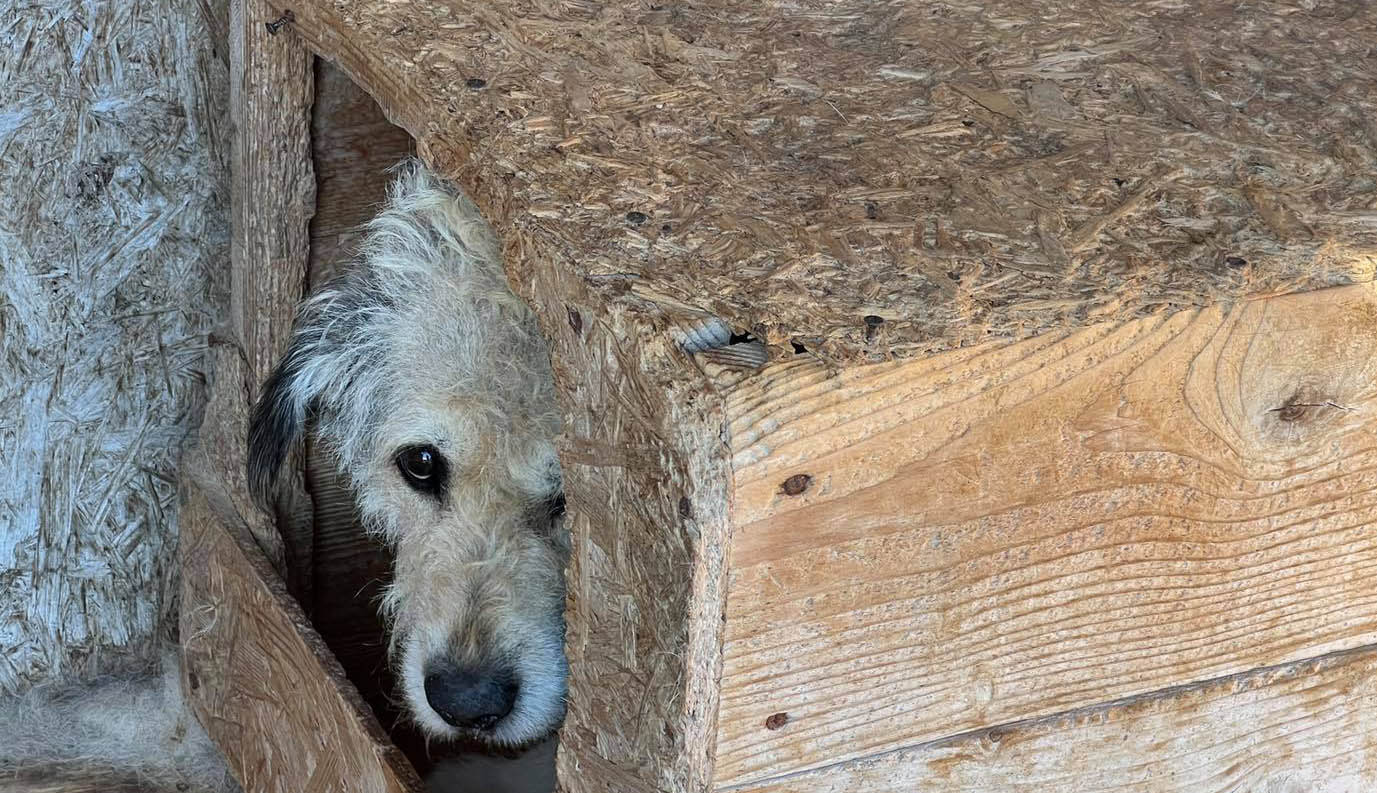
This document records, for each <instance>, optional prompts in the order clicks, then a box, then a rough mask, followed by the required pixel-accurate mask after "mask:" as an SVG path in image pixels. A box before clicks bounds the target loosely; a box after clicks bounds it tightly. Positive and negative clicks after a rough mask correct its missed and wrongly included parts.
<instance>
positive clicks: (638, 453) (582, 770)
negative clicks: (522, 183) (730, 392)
mask: <svg viewBox="0 0 1377 793" xmlns="http://www.w3.org/2000/svg"><path fill="white" fill-rule="evenodd" d="M507 256H508V257H509V258H508V262H509V265H510V266H511V268H512V269H513V270H514V271H515V280H516V281H517V282H518V283H519V284H522V285H524V287H525V289H524V290H523V291H524V293H525V296H526V297H527V299H529V300H530V301H531V303H532V305H533V306H535V307H536V309H537V310H538V312H539V313H540V315H541V316H542V319H543V321H544V323H545V328H544V330H545V333H546V335H547V337H548V338H550V340H551V347H552V349H551V357H552V360H553V363H554V366H555V379H556V381H557V383H558V385H559V390H560V399H561V402H562V407H563V410H564V419H565V425H564V432H563V437H562V440H561V444H562V445H561V448H560V461H561V464H562V465H563V467H564V486H565V492H566V494H567V496H568V498H569V518H570V523H571V527H570V530H571V532H572V533H573V547H574V554H573V558H572V560H571V562H570V564H569V567H568V581H569V600H568V605H567V608H566V618H567V621H568V636H567V637H566V648H567V651H568V654H569V669H570V679H569V699H568V702H569V712H568V716H567V718H566V719H565V723H564V727H563V729H562V730H561V732H560V737H559V741H560V745H559V781H560V784H561V788H562V790H564V791H568V793H606V792H607V791H628V792H632V791H649V790H654V791H666V793H673V792H677V791H695V792H696V791H704V790H707V789H708V787H709V784H710V782H711V774H712V752H713V735H714V734H715V732H716V723H717V722H716V719H717V677H718V669H719V665H720V660H721V629H722V598H723V594H724V591H725V590H724V584H725V577H724V576H725V559H724V554H725V550H726V547H727V536H726V533H727V526H728V515H727V504H728V495H727V488H728V485H729V483H730V480H731V475H730V471H729V470H728V469H727V464H726V459H725V456H724V455H723V454H722V453H721V451H722V437H723V433H724V432H725V427H724V426H723V425H722V423H721V416H722V415H723V413H722V410H723V406H722V404H721V401H720V400H719V399H718V398H717V397H716V396H715V395H714V394H712V393H711V391H710V390H709V389H708V388H707V383H706V381H705V380H703V379H701V378H685V379H683V380H679V381H676V382H668V381H666V380H664V379H661V378H659V376H658V375H656V374H654V373H655V372H658V371H662V370H664V369H665V368H666V367H667V366H669V364H670V363H671V362H674V361H677V362H678V363H679V364H680V365H684V364H687V361H686V360H684V358H683V357H682V354H681V353H679V352H678V350H677V349H670V345H669V344H667V343H666V341H665V340H664V339H663V338H644V337H641V338H638V337H637V333H638V332H639V331H638V329H637V326H636V324H635V323H634V322H633V321H631V320H630V319H629V318H628V317H627V316H625V312H623V311H619V310H613V311H611V312H608V313H602V314H600V313H598V312H597V311H595V310H592V309H591V308H590V306H591V305H596V303H595V302H594V300H593V298H592V297H591V296H590V295H589V293H588V292H587V291H586V290H585V289H584V288H583V287H582V286H581V284H580V283H579V282H578V281H577V279H576V278H575V277H574V276H573V275H572V273H571V272H570V271H569V270H568V269H567V268H564V267H560V266H558V264H557V263H554V262H551V261H550V260H542V259H540V258H538V257H534V256H531V255H529V253H528V252H527V251H524V250H522V249H521V248H519V247H517V248H513V249H509V250H508V251H507ZM589 373H594V374H593V376H592V377H589V376H588V374H589Z"/></svg>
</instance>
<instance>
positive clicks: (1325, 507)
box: [716, 286, 1377, 785]
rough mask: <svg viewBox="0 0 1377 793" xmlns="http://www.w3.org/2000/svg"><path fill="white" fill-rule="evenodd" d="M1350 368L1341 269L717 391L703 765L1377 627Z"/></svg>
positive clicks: (1064, 702)
mask: <svg viewBox="0 0 1377 793" xmlns="http://www.w3.org/2000/svg"><path fill="white" fill-rule="evenodd" d="M1375 383H1377V299H1375V298H1374V292H1373V290H1372V289H1371V288H1369V287H1366V286H1365V287H1351V288H1346V289H1339V290H1326V291H1321V292H1315V293H1309V294H1302V295H1294V296H1287V297H1280V298H1275V299H1270V300H1260V301H1253V302H1247V303H1242V304H1239V305H1237V306H1235V307H1233V308H1223V307H1216V308H1210V309H1202V310H1196V311H1190V312H1182V313H1177V314H1172V315H1161V316H1157V317H1152V318H1148V319H1143V320H1137V321H1132V322H1127V323H1117V324H1107V325H1101V326H1092V327H1090V328H1086V329H1083V330H1076V331H1066V332H1064V333H1060V334H1052V335H1049V336H1046V337H1039V338H1037V339H1033V340H1030V341H1027V342H1023V343H1018V344H1002V345H1001V344H995V345H988V346H985V347H979V348H974V349H970V350H964V351H960V352H956V353H951V354H948V355H942V356H936V357H933V358H930V359H926V360H923V361H919V362H915V363H908V364H893V365H882V366H876V367H867V368H863V369H859V370H847V371H843V372H841V373H840V374H837V375H835V376H831V375H829V373H828V372H827V371H826V370H825V369H823V368H822V367H820V366H817V365H809V364H798V365H792V366H779V367H774V368H771V369H767V370H766V371H765V372H764V373H762V374H761V375H759V376H757V377H756V378H754V379H752V380H749V381H747V382H746V383H744V384H742V385H741V386H739V387H738V388H737V389H736V390H735V391H734V392H733V393H732V394H731V396H730V397H729V407H728V411H729V414H730V415H731V416H732V424H731V437H732V448H733V454H734V476H735V491H734V498H733V516H734V519H735V527H734V531H733V546H732V552H731V563H730V566H731V571H732V572H731V579H730V584H729V591H728V597H727V603H728V606H727V625H726V634H725V645H724V662H723V672H722V691H721V711H720V715H719V730H720V731H719V738H718V746H717V767H716V780H717V782H718V784H721V785H734V784H741V783H745V782H750V781H753V780H760V779H764V778H767V777H772V776H777V775H781V774H788V773H794V772H798V771H802V770H806V769H809V768H815V767H818V766H821V765H824V764H827V763H835V762H839V761H843V760H847V759H851V758H859V757H864V756H867V755H872V754H875V753H878V752H885V751H890V750H894V749H897V748H900V747H903V746H905V745H911V744H915V743H918V742H922V741H928V740H932V739H935V738H938V737H941V736H945V735H952V734H954V733H959V732H963V731H967V730H971V729H978V728H981V727H985V726H989V725H994V724H1000V723H1005V722H1010V721H1015V720H1018V719H1026V718H1032V717H1037V716H1042V715H1046V714H1051V713H1056V712H1059V711H1064V710H1068V709H1073V708H1079V707H1083V706H1087V705H1091V704H1094V703H1097V702H1102V701H1105V700H1110V699H1116V698H1120V697H1127V696H1130V695H1134V694H1138V693H1143V692H1148V691H1152V690H1155V689H1160V688H1164V687H1167V686H1171V685H1175V684H1179V683H1184V682H1187V681H1192V680H1200V679H1205V678H1211V677H1217V676H1222V675H1228V674H1233V673H1237V672H1241V671H1244V670H1247V669H1251V668H1255V667H1259V666H1265V665H1271V664H1278V663H1282V662H1286V661H1291V660H1297V659H1303V658H1307V657H1311V656H1315V655H1318V654H1321V653H1325V652H1329V651H1333V650H1338V649H1343V648H1351V647H1355V646H1358V645H1362V644H1367V643H1372V642H1374V641H1377V594H1374V590H1373V588H1372V586H1371V577H1372V575H1373V574H1374V571H1375V570H1377V535H1374V533H1373V526H1374V525H1377V472H1375V471H1374V467H1377V436H1375V435H1374V428H1377V424H1374V422H1373V419H1372V413H1373V410H1374V408H1377V400H1374V393H1377V386H1375V385H1374V384H1375ZM791 493H794V494H793V495H791ZM777 713H787V714H788V715H787V723H786V724H784V725H783V726H779V721H780V719H779V718H776V719H775V720H774V724H775V726H776V729H770V728H769V727H767V726H766V722H767V720H769V719H770V717H771V716H773V715H774V714H777Z"/></svg>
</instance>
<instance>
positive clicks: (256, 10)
mask: <svg viewBox="0 0 1377 793" xmlns="http://www.w3.org/2000/svg"><path fill="white" fill-rule="evenodd" d="M313 60H314V59H313V57H312V55H311V53H310V52H309V51H308V50H307V49H306V47H305V45H303V44H302V42H301V40H300V39H299V38H297V36H296V35H295V34H293V32H292V30H291V26H290V23H287V22H285V15H283V14H279V13H278V12H276V11H274V10H272V9H271V8H270V7H269V6H268V4H267V3H264V2H261V1H260V0H234V2H232V3H231V8H230V71H231V74H230V113H231V116H232V118H233V121H234V136H233V139H232V150H231V156H232V160H231V168H232V179H233V196H234V204H233V208H232V223H233V228H232V234H233V236H232V237H231V246H230V257H231V266H230V313H229V322H230V326H231V331H232V332H233V333H234V334H235V335H236V339H237V341H238V342H240V343H241V345H242V351H243V361H244V365H245V367H246V371H245V376H244V381H243V387H242V390H243V393H244V395H245V396H246V397H247V404H252V402H253V400H254V399H255V398H256V397H257V395H258V387H259V385H260V384H261V383H262V382H263V381H264V380H266V379H267V377H268V374H269V373H270V372H271V371H272V367H273V365H274V364H275V363H276V361H277V360H278V359H279V358H280V357H281V355H282V353H283V351H284V350H285V349H286V347H287V343H288V341H289V339H290V338H291V330H292V318H293V316H294V314H295V309H296V304H297V302H298V301H299V299H300V298H301V296H302V294H303V292H304V291H305V286H306V272H307V263H308V261H309V258H310V221H311V216H312V215H314V214H315V192H316V185H315V170H314V167H313V164H312V161H311V106H312V103H313V101H314V93H315V92H314V85H315V79H314V74H313V69H312V67H313ZM236 430H239V431H240V432H241V433H242V432H243V430H242V429H240V428H238V427H236ZM238 437H243V435H242V434H241V435H239V436H238ZM239 468H242V466H239ZM284 470H285V473H286V476H285V477H284V486H283V487H282V488H281V489H280V491H279V496H278V501H277V503H276V504H275V505H274V506H275V507H276V512H277V516H278V517H279V520H278V529H277V531H278V536H280V538H281V539H280V542H281V548H282V550H281V552H280V556H281V561H280V562H278V567H279V570H281V571H284V572H285V573H286V576H287V581H288V584H289V586H290V587H291V590H292V592H293V594H295V595H296V596H297V597H298V598H299V599H300V600H301V602H303V603H309V602H310V598H309V590H310V581H311V575H310V569H311V564H310V555H311V544H312V543H311V540H312V538H311V526H312V521H311V519H310V502H309V499H308V497H307V496H306V494H305V487H304V484H303V483H302V478H301V474H300V470H301V466H300V464H299V460H296V459H294V460H292V461H290V464H289V465H288V466H286V467H285V469H284ZM227 473H228V474H230V476H231V477H237V476H238V475H239V471H238V470H236V471H229V472H227ZM229 481H231V482H234V481H236V479H233V478H232V479H230V480H229ZM239 497H242V496H239ZM254 536H255V537H256V538H257V539H258V541H259V544H260V545H262V546H263V547H265V548H273V546H274V545H275V544H276V543H277V542H278V540H277V539H275V538H274V537H272V536H266V537H265V533H264V531H263V530H262V529H261V528H260V529H256V530H255V531H254ZM274 550H275V549H274ZM273 555H274V554H273V553H270V557H271V556H273Z"/></svg>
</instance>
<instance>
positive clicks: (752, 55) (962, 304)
mask: <svg viewBox="0 0 1377 793" xmlns="http://www.w3.org/2000/svg"><path fill="white" fill-rule="evenodd" d="M271 2H272V4H273V7H274V8H276V9H277V10H278V11H279V12H283V11H286V10H288V9H290V10H291V11H292V12H293V14H294V20H295V21H294V22H293V23H292V24H290V25H288V26H287V27H288V28H291V29H294V30H295V31H296V32H297V33H298V34H299V35H300V36H301V37H302V38H303V39H304V40H305V41H306V42H307V43H308V44H309V45H310V46H311V47H312V48H313V49H314V50H315V51H317V52H318V53H320V54H321V55H322V57H325V58H328V59H330V60H332V61H334V62H336V63H338V64H339V65H340V66H341V68H343V69H344V70H345V71H346V72H347V73H348V74H349V75H350V77H351V78H352V79H354V80H355V81H356V82H358V83H359V84H360V85H362V86H364V87H365V88H366V89H367V90H368V91H369V93H370V94H372V95H373V96H374V97H375V98H376V99H377V100H378V102H379V104H380V105H381V106H382V107H383V109H384V111H385V112H386V113H387V114H388V117H389V118H390V119H391V120H392V121H393V122H394V123H396V124H398V125H399V126H402V127H404V128H406V129H407V130H408V131H409V132H411V134H412V135H413V136H414V137H415V138H416V140H417V144H418V150H419V151H420V152H421V154H422V155H423V156H425V157H426V158H427V159H428V160H429V161H430V162H431V163H432V164H434V165H436V166H437V167H438V168H439V169H440V170H442V171H444V172H446V173H448V174H449V175H451V176H453V177H455V178H456V179H457V180H458V181H459V182H461V183H462V184H463V185H464V186H465V187H466V188H467V189H468V190H469V192H470V193H472V194H473V195H474V197H475V199H476V200H477V201H478V203H479V205H480V206H482V207H483V208H484V209H485V210H486V211H487V212H488V214H489V217H490V219H491V220H492V221H493V222H494V224H495V225H496V227H497V230H498V232H499V234H500V235H501V236H503V237H504V238H511V237H512V236H513V235H516V234H524V235H527V236H528V237H529V239H528V248H529V246H530V245H531V244H534V243H535V242H537V241H538V240H541V239H548V240H549V242H550V246H549V248H548V249H544V248H542V249H540V250H535V249H531V250H532V253H535V254H540V255H555V256H558V255H559V252H560V251H565V252H570V254H571V255H569V257H568V261H567V262H566V264H567V266H569V267H572V268H574V270H575V272H577V273H579V274H580V276H582V277H585V278H587V279H589V280H590V283H598V284H599V287H600V288H599V299H600V300H604V301H607V302H610V303H615V304H618V305H621V306H623V307H628V308H633V309H636V310H638V313H642V314H644V313H647V312H649V311H653V310H654V309H659V310H663V311H669V310H671V309H673V308H674V307H675V306H688V307H691V308H695V309H698V310H701V311H704V312H708V313H713V314H717V315H720V316H722V317H723V318H724V319H725V320H726V321H727V324H728V325H729V326H731V327H732V328H733V329H735V330H737V331H748V330H749V331H751V332H753V333H755V334H756V335H757V336H759V337H761V338H763V339H764V340H765V341H766V342H767V343H769V344H770V345H771V347H772V349H773V351H774V352H775V354H776V357H782V356H787V355H789V354H790V353H791V344H790V343H791V342H796V343H799V344H802V345H804V346H806V347H808V348H809V349H810V350H813V351H814V352H817V353H820V354H822V355H823V356H825V357H827V358H829V359H831V360H833V361H838V362H842V363H855V362H869V361H878V360H883V359H885V358H886V357H887V356H890V355H895V356H899V357H912V356H917V355H922V354H924V353H926V352H928V351H931V350H936V349H949V348H952V347H955V346H959V345H964V344H971V343H976V342H979V341H982V340H984V339H986V338H989V337H991V336H993V337H1012V336H1026V335H1032V334H1035V333H1039V332H1044V331H1051V330H1055V329H1057V328H1061V327H1065V326H1067V325H1084V324H1087V323H1090V322H1094V321H1097V320H1105V319H1108V320H1114V319H1124V318H1129V317H1134V316H1145V315H1149V314H1152V313H1153V312H1155V311H1157V310H1159V309H1160V308H1162V307H1168V308H1173V309H1181V308H1190V307H1193V306H1198V305H1208V304H1211V303H1214V302H1218V301H1219V300H1224V299H1231V298H1233V297H1236V296H1239V295H1243V294H1261V293H1267V292H1272V291H1293V290H1302V289H1313V288H1318V287H1322V286H1329V285H1335V284H1341V283H1354V282H1363V281H1366V280H1369V279H1371V278H1372V276H1373V273H1374V268H1375V267H1377V263H1374V255H1377V224H1373V223H1372V222H1371V206H1372V205H1373V201H1374V199H1377V186H1374V185H1373V184H1372V182H1371V179H1370V176H1371V172H1372V170H1373V167H1374V164H1377V123H1374V122H1373V120H1372V119H1373V118H1374V115H1377V114H1375V113H1374V110H1377V83H1375V82H1374V81H1373V80H1371V79H1369V64H1368V62H1367V57H1366V53H1367V42H1369V41H1371V40H1372V39H1373V38H1374V37H1377V12H1374V11H1373V9H1372V8H1371V6H1370V5H1361V6H1360V5H1353V4H1349V5H1345V6H1342V10H1336V9H1334V8H1331V7H1329V6H1327V5H1316V6H1315V7H1313V8H1310V7H1302V8H1299V9H1297V8H1296V7H1295V5H1294V4H1290V3H1225V2H1218V0H1191V2H1184V3H1181V4H1180V5H1178V6H1174V7H1173V8H1172V9H1171V10H1170V11H1169V12H1165V13H1158V11H1159V9H1156V8H1155V7H1152V10H1150V11H1149V10H1146V8H1147V7H1128V6H1122V5H1118V6H1116V7H1115V8H1114V9H1113V13H1105V9H1104V6H1103V3H1102V2H1100V0H1063V2H1061V3H1059V5H1058V7H1057V8H1058V13H1056V14H1046V13H1043V10H1042V9H1041V7H1040V6H1039V5H1038V4H1036V3H1029V2H1028V0H987V1H986V2H981V3H973V4H964V5H962V4H947V5H944V6H941V7H940V8H938V9H936V13H934V9H933V7H931V6H930V5H927V4H923V3H899V4H884V5H877V4H875V3H874V2H871V0H806V2H802V3H801V4H800V3H795V2H789V3H786V2H780V1H779V0H769V1H768V2H759V1H758V0H722V1H721V2H715V3H713V4H711V6H697V5H693V4H681V5H674V6H670V5H665V6H663V7H660V6H653V5H647V4H645V3H644V2H642V1H641V0H614V1H613V2H605V3H599V4H596V5H589V4H585V3H566V4H554V5H548V4H530V3H525V2H517V1H516V0H473V1H472V2H464V3H445V2H435V0H420V1H419V2H405V3H399V2H392V1H391V0H303V1H302V2H289V0H271ZM284 32H285V29H284ZM1317 52H1323V53H1326V57H1325V58H1317V57H1316V56H1315V53H1317ZM1317 118H1323V119H1324V121H1323V123H1316V119H1317ZM1317 185H1321V186H1320V187H1318V188H1317ZM633 285H634V287H635V288H628V289H621V288H620V287H624V286H626V287H629V286H633ZM867 316H872V317H876V318H878V319H881V320H883V321H884V324H883V327H882V328H877V327H876V326H874V325H871V324H867V323H866V322H865V319H864V318H865V317H867Z"/></svg>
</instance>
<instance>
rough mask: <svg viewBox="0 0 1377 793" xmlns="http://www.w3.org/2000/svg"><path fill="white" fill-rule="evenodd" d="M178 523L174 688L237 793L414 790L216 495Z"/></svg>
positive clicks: (209, 493)
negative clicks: (178, 681)
mask: <svg viewBox="0 0 1377 793" xmlns="http://www.w3.org/2000/svg"><path fill="white" fill-rule="evenodd" d="M182 514H183V518H184V523H183V531H182V548H181V558H182V570H183V576H182V603H183V607H182V613H181V637H182V652H183V659H182V660H183V690H184V691H185V692H186V697H187V700H188V702H189V703H190V704H191V707H192V708H193V710H194V711H195V712H196V714H197V717H198V718H199V719H200V721H201V724H202V726H204V727H205V729H206V732H207V733H208V734H210V736H211V738H212V739H214V740H215V742H216V743H217V744H218V745H219V746H220V747H222V749H224V751H225V754H226V760H227V761H228V762H229V764H230V767H231V768H232V769H233V771H234V773H235V776H236V777H237V778H238V780H239V782H240V784H242V785H243V786H244V789H245V790H250V791H256V792H258V793H278V792H280V793H302V792H303V791H309V792H312V793H314V792H315V791H322V792H323V791H330V790H342V789H348V790H350V791H358V792H359V793H373V792H377V793H381V792H382V791H395V792H396V793H411V792H412V791H419V790H421V787H420V780H419V779H418V778H417V777H416V772H415V771H414V770H412V768H411V766H409V765H408V764H407V762H406V759H405V758H403V757H402V755H401V752H400V751H398V750H397V748H396V747H394V746H392V744H391V743H389V742H388V740H387V736H386V734H385V733H384V732H383V731H382V728H381V727H380V726H379V725H378V723H377V720H376V719H374V718H373V715H372V714H371V713H370V712H369V711H368V709H367V708H366V706H364V704H363V703H362V701H360V699H359V696H358V692H357V691H355V690H354V688H353V687H352V686H351V685H350V684H349V682H348V681H347V680H345V678H344V673H343V671H342V670H341V669H340V667H339V663H338V662H337V661H335V659H334V657H333V656H331V655H330V651H329V649H328V648H326V647H325V644H324V643H323V642H322V641H321V640H320V637H319V636H318V635H317V634H316V633H315V632H314V631H313V630H312V629H311V627H310V624H309V623H308V622H307V621H306V616H305V614H303V613H302V611H301V608H300V606H299V605H298V604H297V603H296V601H295V600H294V599H292V597H291V595H290V594H288V592H287V589H286V586H285V585H284V584H283V583H282V580H281V579H280V578H279V577H278V576H277V574H276V572H275V571H274V570H273V568H272V566H271V565H270V564H269V563H268V560H267V558H266V557H264V556H263V554H262V552H261V551H260V550H259V548H258V545H257V543H256V541H255V539H254V537H253V535H252V534H251V533H250V532H249V528H248V526H247V524H245V523H244V521H243V518H242V517H241V516H240V515H239V514H238V513H237V512H236V511H235V509H234V507H233V504H232V502H231V501H230V499H229V498H228V497H227V494H226V493H225V492H224V491H223V489H221V488H217V487H216V485H215V483H213V482H198V483H195V484H190V483H189V484H188V486H187V499H186V502H185V504H184V507H183V512H182Z"/></svg>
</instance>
